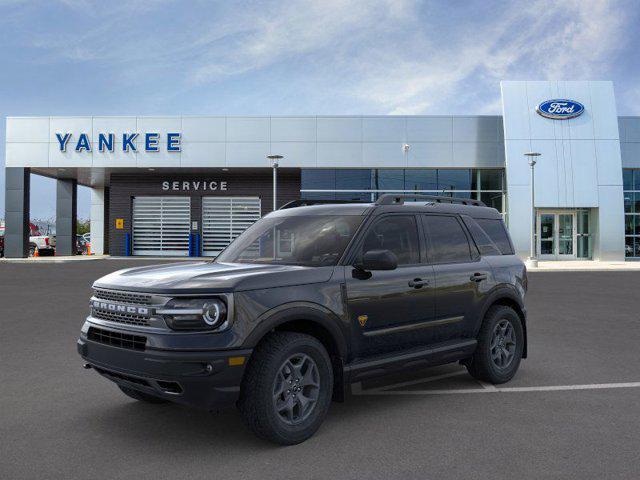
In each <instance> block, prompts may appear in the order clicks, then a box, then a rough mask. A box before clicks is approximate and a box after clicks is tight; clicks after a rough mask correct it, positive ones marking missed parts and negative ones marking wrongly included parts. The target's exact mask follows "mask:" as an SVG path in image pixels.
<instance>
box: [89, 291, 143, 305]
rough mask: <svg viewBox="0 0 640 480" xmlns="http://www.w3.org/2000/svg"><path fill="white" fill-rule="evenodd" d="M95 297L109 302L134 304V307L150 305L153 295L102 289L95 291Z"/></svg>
mask: <svg viewBox="0 0 640 480" xmlns="http://www.w3.org/2000/svg"><path fill="white" fill-rule="evenodd" d="M94 290H95V292H94V294H93V296H94V297H96V298H99V299H101V300H109V301H111V302H120V303H132V304H134V305H149V304H150V303H151V295H147V294H144V293H135V292H120V291H117V290H104V289H102V288H96V289H94Z"/></svg>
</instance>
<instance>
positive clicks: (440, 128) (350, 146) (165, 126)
mask: <svg viewBox="0 0 640 480" xmlns="http://www.w3.org/2000/svg"><path fill="white" fill-rule="evenodd" d="M67 132H70V133H72V134H73V137H72V138H71V140H70V142H69V144H68V146H67V150H66V151H64V152H61V151H60V148H59V144H58V141H57V139H56V133H67ZM134 132H138V133H139V134H140V135H139V136H138V138H137V139H136V140H135V142H134V143H135V145H136V148H137V151H129V152H123V150H122V134H123V133H134ZM145 132H153V133H159V134H160V142H159V151H157V152H145V151H144V136H143V135H144V133H145ZM169 132H171V133H173V132H176V133H180V134H181V151H179V152H167V150H166V134H167V133H169ZM81 133H87V134H88V135H89V136H90V138H91V140H92V151H91V152H76V151H75V148H74V147H75V143H76V142H77V139H78V136H79V135H80V134H81ZM99 133H114V134H115V149H114V151H113V152H99V151H98V150H97V146H98V134H99ZM405 143H408V144H409V145H410V146H411V148H410V150H409V153H408V155H404V153H403V150H402V145H403V144H405ZM270 153H277V154H280V155H284V159H283V160H282V162H281V166H282V167H300V168H314V167H317V168H336V167H338V168H375V167H385V168H412V167H415V168H418V167H422V168H425V167H461V168H483V167H484V168H496V167H498V168H501V167H504V148H503V147H502V122H501V119H500V117H498V116H429V117H426V116H297V117H275V116H274V117H271V116H241V117H235V116H233V117H232V116H228V117H224V116H202V117H182V116H174V117H9V118H7V141H6V165H7V166H9V167H13V166H15V167H42V168H45V167H49V168H64V167H78V168H82V167H84V168H97V167H100V168H109V167H110V168H120V167H125V168H130V167H138V168H149V167H163V168H180V167H211V168H221V167H228V168H234V167H270V166H271V165H270V163H269V160H267V158H266V156H267V155H268V154H270Z"/></svg>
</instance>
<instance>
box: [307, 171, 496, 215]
mask: <svg viewBox="0 0 640 480" xmlns="http://www.w3.org/2000/svg"><path fill="white" fill-rule="evenodd" d="M386 192H393V193H403V192H404V193H424V194H426V195H443V196H455V197H462V198H472V199H476V200H482V201H483V202H484V203H485V204H486V205H488V206H490V207H493V208H496V209H498V211H500V212H502V213H504V211H505V189H504V170H503V169H497V168H493V169H471V168H446V169H437V168H411V169H402V168H380V169H364V168H361V169H303V170H302V188H301V194H302V198H305V199H309V200H343V201H344V200H347V201H358V202H371V201H375V200H376V199H377V198H378V197H379V196H380V195H382V194H384V193H386Z"/></svg>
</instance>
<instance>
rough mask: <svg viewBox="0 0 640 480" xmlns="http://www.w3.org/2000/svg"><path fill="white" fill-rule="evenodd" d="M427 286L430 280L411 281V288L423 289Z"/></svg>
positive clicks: (415, 279) (418, 279)
mask: <svg viewBox="0 0 640 480" xmlns="http://www.w3.org/2000/svg"><path fill="white" fill-rule="evenodd" d="M425 285H429V280H422V279H421V278H414V279H413V280H409V286H410V287H413V288H422V287H424V286H425Z"/></svg>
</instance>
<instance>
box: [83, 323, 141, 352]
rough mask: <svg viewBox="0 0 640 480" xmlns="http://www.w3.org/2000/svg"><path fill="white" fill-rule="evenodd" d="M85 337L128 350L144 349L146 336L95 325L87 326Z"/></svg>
mask: <svg viewBox="0 0 640 480" xmlns="http://www.w3.org/2000/svg"><path fill="white" fill-rule="evenodd" d="M87 338H88V339H89V340H92V341H94V342H98V343H102V344H104V345H110V346H112V347H119V348H128V349H130V350H144V349H145V345H146V344H147V337H143V336H142V335H130V334H128V333H120V332H112V331H110V330H103V329H101V328H96V327H89V332H88V333H87Z"/></svg>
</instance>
